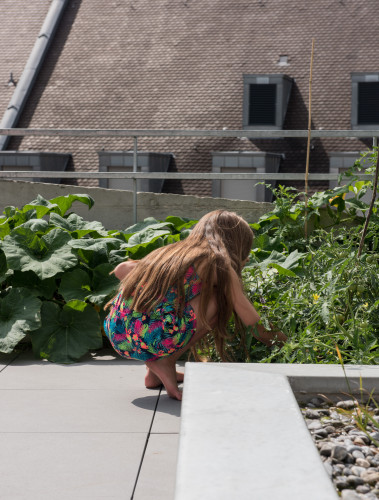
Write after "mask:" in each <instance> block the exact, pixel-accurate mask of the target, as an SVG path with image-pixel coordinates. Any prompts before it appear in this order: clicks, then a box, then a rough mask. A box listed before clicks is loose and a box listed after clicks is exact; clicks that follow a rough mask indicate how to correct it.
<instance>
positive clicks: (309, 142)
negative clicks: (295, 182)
mask: <svg viewBox="0 0 379 500" xmlns="http://www.w3.org/2000/svg"><path fill="white" fill-rule="evenodd" d="M314 47H315V39H314V38H312V53H311V65H310V70H309V105H308V141H307V159H306V164H305V189H304V190H305V207H304V208H305V222H304V224H305V225H304V233H305V237H306V238H307V237H308V216H307V212H308V175H309V154H310V149H311V128H312V68H313V53H314Z"/></svg>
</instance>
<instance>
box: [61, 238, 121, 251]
mask: <svg viewBox="0 0 379 500" xmlns="http://www.w3.org/2000/svg"><path fill="white" fill-rule="evenodd" d="M121 244H122V241H121V240H119V239H117V238H81V239H79V240H71V241H70V246H71V247H72V248H75V249H83V250H91V251H92V252H101V251H104V250H105V251H106V252H107V253H108V252H109V251H110V250H114V249H116V248H119V247H120V245H121Z"/></svg>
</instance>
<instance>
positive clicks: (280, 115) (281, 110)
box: [242, 74, 293, 130]
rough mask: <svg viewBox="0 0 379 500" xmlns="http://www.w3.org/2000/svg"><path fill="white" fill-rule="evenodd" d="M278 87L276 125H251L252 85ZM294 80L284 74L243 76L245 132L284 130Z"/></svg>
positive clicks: (243, 122) (243, 126) (243, 119)
mask: <svg viewBox="0 0 379 500" xmlns="http://www.w3.org/2000/svg"><path fill="white" fill-rule="evenodd" d="M252 84H258V85H259V84H260V85H269V84H275V85H276V102H275V124H273V125H267V124H261V125H259V124H258V125H251V124H249V104H250V85H252ZM292 84H293V79H292V78H290V77H288V76H287V75H284V74H246V75H243V115H242V128H243V129H245V130H282V129H283V124H284V119H285V115H286V112H287V106H288V101H289V98H290V95H291V88H292Z"/></svg>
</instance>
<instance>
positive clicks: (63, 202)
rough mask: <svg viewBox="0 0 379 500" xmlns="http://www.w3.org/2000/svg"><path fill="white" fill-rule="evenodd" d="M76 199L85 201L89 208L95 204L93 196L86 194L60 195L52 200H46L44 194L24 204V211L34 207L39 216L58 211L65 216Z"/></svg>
mask: <svg viewBox="0 0 379 500" xmlns="http://www.w3.org/2000/svg"><path fill="white" fill-rule="evenodd" d="M74 201H80V202H81V203H85V204H86V205H88V207H89V208H91V207H92V206H93V204H94V200H93V198H91V197H90V196H88V195H86V194H69V195H67V196H58V197H57V198H53V199H51V200H46V199H45V198H44V197H43V196H41V195H38V196H37V198H36V199H35V200H33V201H32V202H30V203H29V204H27V205H24V206H23V208H22V211H23V212H27V211H28V210H31V209H34V210H36V214H37V217H38V218H41V217H43V216H44V215H46V214H47V213H49V212H56V213H58V214H59V215H62V216H63V215H64V214H65V213H66V212H67V210H68V209H69V208H71V205H72V204H73V202H74Z"/></svg>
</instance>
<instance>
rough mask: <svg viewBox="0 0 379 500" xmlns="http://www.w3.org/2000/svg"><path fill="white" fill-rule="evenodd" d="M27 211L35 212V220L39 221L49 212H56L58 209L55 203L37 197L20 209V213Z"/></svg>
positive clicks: (39, 196)
mask: <svg viewBox="0 0 379 500" xmlns="http://www.w3.org/2000/svg"><path fill="white" fill-rule="evenodd" d="M29 210H35V212H36V215H37V218H38V219H40V218H41V217H43V216H44V215H46V214H48V213H49V212H52V211H56V212H58V211H59V207H58V205H57V204H56V203H52V202H50V201H49V200H46V199H45V198H44V197H43V196H41V195H38V196H37V198H36V199H35V200H33V201H31V202H30V203H28V204H27V205H24V206H23V207H22V211H23V212H24V213H25V212H28V211H29Z"/></svg>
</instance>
